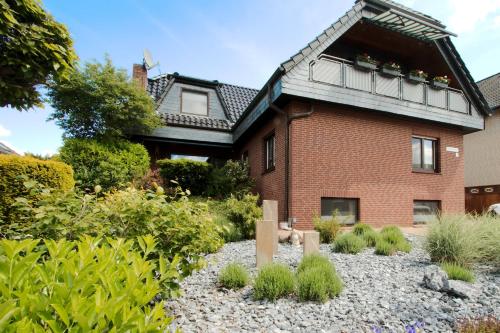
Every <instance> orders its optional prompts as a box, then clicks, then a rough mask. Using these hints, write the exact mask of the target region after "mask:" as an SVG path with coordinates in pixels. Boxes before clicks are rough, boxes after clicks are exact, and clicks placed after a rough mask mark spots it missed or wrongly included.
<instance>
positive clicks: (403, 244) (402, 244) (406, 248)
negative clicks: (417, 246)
mask: <svg viewBox="0 0 500 333" xmlns="http://www.w3.org/2000/svg"><path fill="white" fill-rule="evenodd" d="M380 237H381V238H382V240H384V241H386V242H387V243H389V244H391V245H393V246H394V248H395V250H396V251H401V252H407V253H408V252H410V251H411V245H410V243H408V241H407V240H406V238H405V236H404V235H403V232H402V231H401V230H400V229H399V228H398V227H396V226H387V227H384V228H382V230H381V231H380Z"/></svg>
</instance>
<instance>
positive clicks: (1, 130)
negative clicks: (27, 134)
mask: <svg viewBox="0 0 500 333" xmlns="http://www.w3.org/2000/svg"><path fill="white" fill-rule="evenodd" d="M11 134H12V132H11V131H9V130H8V129H7V128H5V127H3V126H2V124H0V137H6V136H10V135H11Z"/></svg>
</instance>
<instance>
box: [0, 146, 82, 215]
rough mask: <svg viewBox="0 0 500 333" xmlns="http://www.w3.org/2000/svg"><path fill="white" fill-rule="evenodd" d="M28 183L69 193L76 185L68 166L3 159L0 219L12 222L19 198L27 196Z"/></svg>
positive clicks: (0, 161) (11, 157) (28, 159)
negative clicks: (13, 209)
mask: <svg viewBox="0 0 500 333" xmlns="http://www.w3.org/2000/svg"><path fill="white" fill-rule="evenodd" d="M27 179H31V180H34V181H36V182H38V183H41V184H43V185H45V186H47V187H52V188H57V189H61V190H69V189H71V188H73V186H74V185H75V181H74V180H73V170H72V169H71V167H70V166H69V165H67V164H64V163H61V162H56V161H50V160H48V161H47V160H43V161H42V160H38V159H36V158H32V157H22V156H17V155H0V193H1V194H0V219H2V216H3V219H4V220H5V221H10V220H11V219H13V218H14V217H13V216H10V215H11V207H10V206H11V205H12V204H13V203H14V202H15V198H16V197H22V196H25V195H27V194H28V189H27V188H26V187H25V186H24V182H26V180H27Z"/></svg>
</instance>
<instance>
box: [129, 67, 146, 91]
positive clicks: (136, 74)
mask: <svg viewBox="0 0 500 333" xmlns="http://www.w3.org/2000/svg"><path fill="white" fill-rule="evenodd" d="M132 79H133V80H134V81H136V82H137V83H138V84H139V87H141V88H142V89H144V90H146V88H147V86H148V70H147V69H146V66H145V65H139V64H134V67H133V68H132Z"/></svg>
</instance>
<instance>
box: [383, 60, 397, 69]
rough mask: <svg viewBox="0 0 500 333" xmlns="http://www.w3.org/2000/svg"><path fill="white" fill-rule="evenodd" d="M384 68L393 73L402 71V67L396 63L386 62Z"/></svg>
mask: <svg viewBox="0 0 500 333" xmlns="http://www.w3.org/2000/svg"><path fill="white" fill-rule="evenodd" d="M383 67H384V68H386V69H390V70H393V71H398V72H400V71H401V65H400V64H398V63H397V62H394V61H389V62H386V63H385V64H384V66H383Z"/></svg>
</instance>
